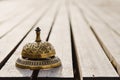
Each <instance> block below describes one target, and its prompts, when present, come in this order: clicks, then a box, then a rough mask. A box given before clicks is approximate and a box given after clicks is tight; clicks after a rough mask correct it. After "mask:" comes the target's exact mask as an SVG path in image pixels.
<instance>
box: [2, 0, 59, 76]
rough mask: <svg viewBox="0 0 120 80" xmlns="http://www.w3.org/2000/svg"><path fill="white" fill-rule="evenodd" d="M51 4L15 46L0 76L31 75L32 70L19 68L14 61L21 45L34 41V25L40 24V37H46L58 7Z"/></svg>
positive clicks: (18, 55) (20, 49) (18, 54)
mask: <svg viewBox="0 0 120 80" xmlns="http://www.w3.org/2000/svg"><path fill="white" fill-rule="evenodd" d="M53 1H54V0H53ZM52 4H53V6H51V8H50V9H49V11H48V12H47V14H46V15H45V16H44V17H43V18H42V19H41V20H40V21H39V22H38V23H37V24H36V25H35V27H34V28H33V29H32V31H31V32H30V33H29V34H28V35H27V37H26V38H25V39H24V40H23V42H22V43H21V44H20V46H19V47H18V48H17V50H16V51H15V53H14V54H13V55H12V56H11V58H10V59H9V60H8V61H7V63H6V64H5V65H4V67H3V68H2V69H1V70H0V78H1V77H6V78H7V77H10V78H14V77H17V78H18V77H21V78H24V77H30V76H31V75H32V72H33V71H32V70H29V69H20V68H17V67H15V61H16V60H17V58H18V57H20V55H21V51H22V48H23V46H24V45H25V44H26V43H29V42H33V41H35V36H36V33H35V29H36V27H38V26H40V28H41V30H42V31H41V33H42V34H41V39H45V38H47V36H48V33H49V30H50V28H51V25H52V22H53V20H54V16H55V14H56V9H57V7H58V3H56V4H54V3H52ZM46 23H47V25H46ZM43 24H45V25H43ZM43 33H44V34H43ZM9 73H11V74H9Z"/></svg>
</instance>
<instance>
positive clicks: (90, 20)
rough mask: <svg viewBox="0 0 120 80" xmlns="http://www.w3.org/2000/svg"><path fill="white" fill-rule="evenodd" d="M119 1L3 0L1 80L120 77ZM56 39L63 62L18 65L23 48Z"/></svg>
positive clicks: (108, 79) (0, 5)
mask: <svg viewBox="0 0 120 80" xmlns="http://www.w3.org/2000/svg"><path fill="white" fill-rule="evenodd" d="M119 4H120V1H119V0H114V1H112V0H96V1H94V0H91V1H90V0H1V1H0V80H36V79H38V80H41V79H42V80H80V79H81V80H82V79H83V80H120V78H119V76H120V24H119V20H120V16H119V13H120V9H119V8H118V7H120V6H119ZM38 26H39V27H40V28H41V30H42V31H41V38H42V40H43V41H49V42H50V43H52V44H53V45H54V47H55V50H56V55H57V56H58V57H59V58H60V59H61V61H62V66H61V67H58V68H54V69H51V70H29V69H20V68H17V67H15V62H16V60H17V58H18V57H19V56H20V55H21V51H22V48H23V46H24V45H25V44H26V43H28V42H31V41H34V40H35V31H34V30H35V28H36V27H38Z"/></svg>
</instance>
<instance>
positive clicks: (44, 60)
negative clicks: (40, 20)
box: [16, 27, 61, 70]
mask: <svg viewBox="0 0 120 80" xmlns="http://www.w3.org/2000/svg"><path fill="white" fill-rule="evenodd" d="M35 31H36V40H35V42H34V43H28V44H26V45H25V46H24V47H23V50H22V53H21V55H22V56H21V57H20V58H18V59H17V61H16V66H17V67H19V68H24V69H32V70H38V69H50V68H55V67H59V66H61V61H60V59H59V58H58V57H55V54H56V52H55V49H54V47H53V46H52V45H51V44H50V43H49V42H43V41H41V39H40V28H39V27H37V28H36V30H35Z"/></svg>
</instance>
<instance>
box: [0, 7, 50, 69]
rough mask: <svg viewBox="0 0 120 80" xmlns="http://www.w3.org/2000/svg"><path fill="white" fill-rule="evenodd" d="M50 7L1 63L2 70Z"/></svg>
mask: <svg viewBox="0 0 120 80" xmlns="http://www.w3.org/2000/svg"><path fill="white" fill-rule="evenodd" d="M49 8H50V7H48V8H47V9H46V11H44V12H43V15H41V16H40V17H39V18H38V20H37V21H36V22H35V23H34V25H33V26H32V27H31V29H30V30H29V31H28V32H27V33H26V34H25V36H23V38H22V39H21V40H20V41H19V43H18V44H17V45H16V46H15V47H14V49H13V50H12V51H11V52H10V53H9V54H8V55H7V56H6V57H5V58H4V59H3V60H2V61H1V63H0V69H1V68H2V67H3V66H4V64H5V63H6V62H7V61H8V59H9V58H10V57H11V56H12V54H13V53H14V52H15V51H16V49H17V48H18V46H19V45H20V44H21V42H22V41H23V40H24V39H25V37H26V36H27V35H28V34H29V32H30V31H31V30H32V29H33V28H34V26H35V25H36V24H37V23H38V22H39V20H40V19H41V18H42V17H43V16H44V15H45V13H46V12H47V10H48V9H49Z"/></svg>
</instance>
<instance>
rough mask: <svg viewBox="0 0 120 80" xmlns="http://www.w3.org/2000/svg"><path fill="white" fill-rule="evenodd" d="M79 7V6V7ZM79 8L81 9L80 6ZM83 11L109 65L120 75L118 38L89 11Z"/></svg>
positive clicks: (119, 42)
mask: <svg viewBox="0 0 120 80" xmlns="http://www.w3.org/2000/svg"><path fill="white" fill-rule="evenodd" d="M79 6H80V5H79ZM81 8H83V7H82V6H81ZM83 10H84V14H85V16H86V18H87V20H88V22H89V24H90V26H91V27H92V28H93V30H94V32H95V33H96V35H97V37H98V39H99V40H100V43H101V45H102V46H103V48H104V50H105V52H106V55H107V56H108V57H109V59H110V61H111V63H112V64H113V65H114V67H115V68H116V69H117V71H118V73H119V75H120V58H119V57H120V54H119V53H120V37H119V36H118V35H116V34H115V33H114V32H113V31H112V30H111V29H109V28H108V27H106V26H107V25H106V24H104V22H102V21H101V20H100V19H99V18H98V17H97V16H95V15H94V14H93V13H92V12H91V11H88V10H85V9H83Z"/></svg>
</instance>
